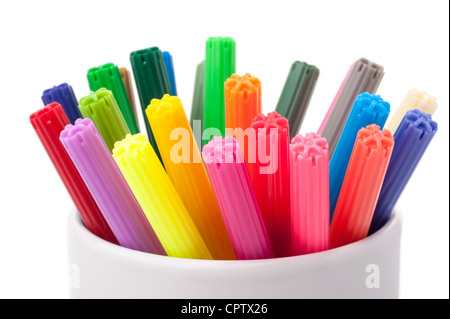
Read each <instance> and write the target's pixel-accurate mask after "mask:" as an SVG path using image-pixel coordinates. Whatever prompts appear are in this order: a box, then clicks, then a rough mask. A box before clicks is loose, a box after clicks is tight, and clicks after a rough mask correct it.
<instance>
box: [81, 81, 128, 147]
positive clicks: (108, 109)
mask: <svg viewBox="0 0 450 319" xmlns="http://www.w3.org/2000/svg"><path fill="white" fill-rule="evenodd" d="M79 108H80V111H81V114H83V116H84V117H85V118H90V119H91V120H92V122H94V124H95V126H96V127H97V130H98V131H99V132H100V135H101V136H102V137H103V140H104V141H105V143H106V145H107V146H108V148H109V150H110V151H112V149H113V148H114V143H115V142H117V141H120V140H122V139H123V138H124V137H125V136H126V135H127V134H130V129H129V128H128V125H127V123H126V122H125V119H124V117H123V115H122V113H121V112H120V109H119V106H118V105H117V102H116V99H115V98H114V95H113V93H112V92H111V91H109V90H107V89H105V88H101V89H99V90H97V91H95V92H91V94H90V95H88V96H86V97H84V98H82V99H81V100H80V105H79Z"/></svg>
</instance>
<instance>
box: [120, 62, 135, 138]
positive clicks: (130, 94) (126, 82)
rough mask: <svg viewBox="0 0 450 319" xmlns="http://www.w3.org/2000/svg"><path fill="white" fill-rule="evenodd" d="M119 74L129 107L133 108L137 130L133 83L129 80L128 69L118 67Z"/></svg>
mask: <svg viewBox="0 0 450 319" xmlns="http://www.w3.org/2000/svg"><path fill="white" fill-rule="evenodd" d="M119 72H120V76H121V77H122V82H123V85H124V86H125V91H126V92H127V96H128V101H129V102H130V106H131V109H132V110H133V115H134V120H135V122H136V127H137V130H138V131H139V117H138V113H137V110H136V103H135V101H134V93H133V84H132V82H131V74H130V71H129V70H128V69H127V68H125V67H122V68H119Z"/></svg>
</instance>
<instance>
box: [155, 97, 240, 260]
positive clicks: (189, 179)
mask: <svg viewBox="0 0 450 319" xmlns="http://www.w3.org/2000/svg"><path fill="white" fill-rule="evenodd" d="M147 116H148V120H149V122H150V125H151V126H152V128H153V134H154V136H155V139H156V142H157V143H158V146H159V151H160V154H161V158H162V160H163V163H164V167H165V169H166V171H167V174H168V175H169V177H170V180H171V181H172V183H173V185H174V187H175V189H176V190H177V192H178V194H179V195H180V198H181V200H182V201H183V203H184V205H185V206H186V209H187V211H188V212H189V215H190V216H191V218H192V220H193V221H194V223H195V225H196V226H197V228H198V230H199V232H200V234H201V236H202V238H203V240H204V241H205V243H206V245H207V246H208V249H209V251H210V252H211V254H212V256H213V258H214V259H236V257H235V255H234V252H233V247H232V246H231V243H230V239H229V237H228V234H227V230H226V228H225V224H224V222H223V218H222V214H221V213H220V208H219V204H218V203H217V199H216V197H215V195H214V190H213V188H212V186H211V183H210V181H209V179H208V174H207V172H206V169H205V167H204V165H203V161H202V157H201V154H200V150H199V149H198V146H197V143H196V142H195V139H194V135H193V133H192V130H191V127H190V125H189V121H188V119H187V117H186V114H185V112H184V109H183V105H182V104H181V100H180V99H179V98H178V97H176V96H169V95H164V97H163V98H162V99H161V100H158V99H153V100H152V102H151V103H150V105H149V106H148V108H147ZM180 143H183V146H182V147H181V148H179V147H178V145H180ZM174 150H176V151H174ZM179 151H181V154H180V153H179Z"/></svg>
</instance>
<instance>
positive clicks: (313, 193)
mask: <svg viewBox="0 0 450 319" xmlns="http://www.w3.org/2000/svg"><path fill="white" fill-rule="evenodd" d="M290 192H291V196H290V212H291V238H292V240H291V252H292V255H294V256H295V255H303V254H310V253H315V252H320V251H324V250H327V249H328V248H329V231H330V214H329V190H328V143H327V141H326V139H324V138H322V137H320V136H319V135H318V134H315V133H307V134H305V136H303V135H301V134H299V135H297V136H295V137H294V138H293V139H292V142H291V145H290Z"/></svg>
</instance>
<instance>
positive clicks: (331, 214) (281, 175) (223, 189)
mask: <svg viewBox="0 0 450 319" xmlns="http://www.w3.org/2000/svg"><path fill="white" fill-rule="evenodd" d="M130 60H131V66H132V71H133V74H134V80H135V85H136V88H137V91H138V95H139V100H140V105H141V108H142V115H143V119H144V122H145V130H142V131H141V130H140V128H139V125H138V123H139V116H140V115H139V114H138V113H139V112H136V107H135V101H134V96H133V94H134V93H133V90H132V87H133V86H132V77H131V74H130V72H129V71H128V70H127V69H126V68H120V69H119V68H118V67H117V66H116V65H114V64H112V63H108V64H104V65H102V66H100V67H95V68H92V69H90V70H88V72H87V80H88V83H89V89H90V91H91V92H90V94H89V95H87V96H85V97H83V98H82V99H81V100H79V101H78V100H77V99H76V97H75V94H74V92H73V89H72V87H71V86H70V85H68V84H66V83H64V84H62V85H59V86H55V87H53V88H51V89H48V90H45V91H44V93H43V96H42V100H43V102H44V105H45V107H44V108H43V109H41V110H38V111H37V112H35V113H34V114H32V115H31V116H30V121H31V124H32V126H33V128H34V129H35V131H36V133H37V135H38V137H39V139H40V140H41V142H42V144H43V146H44V148H45V150H46V152H47V154H48V155H49V157H50V159H51V161H52V163H53V165H54V166H55V168H56V170H57V171H58V174H59V176H60V177H61V179H62V181H63V183H64V185H65V187H66V188H67V191H68V192H69V194H70V196H71V198H72V200H73V202H74V204H75V206H76V208H77V210H78V212H79V215H80V217H81V219H82V221H83V223H84V225H85V226H86V228H87V229H88V230H89V231H91V232H92V233H93V234H95V235H97V236H98V237H100V238H102V239H104V240H106V241H109V242H111V243H114V244H118V245H120V246H123V247H126V248H130V249H135V250H139V251H143V252H148V253H153V254H160V255H168V256H174V257H184V258H198V259H217V260H233V259H238V260H244V259H264V258H274V257H287V256H296V255H303V254H309V253H315V252H320V251H324V250H327V249H332V248H337V247H340V246H343V245H347V244H350V243H353V242H356V241H358V240H361V239H363V238H365V237H367V236H368V235H370V234H372V233H374V232H376V231H378V230H379V229H380V228H382V227H383V226H384V225H385V224H386V223H387V221H388V220H389V218H390V216H391V214H392V212H393V210H394V207H395V205H396V203H397V201H398V199H399V197H400V195H401V194H402V192H403V190H404V189H405V186H406V184H407V183H408V181H409V179H410V177H411V175H412V174H413V172H414V170H415V168H416V167H417V165H418V163H419V161H420V159H421V157H422V156H423V154H424V152H425V150H426V148H427V147H428V145H429V144H430V142H431V140H432V139H433V137H434V135H435V133H436V130H437V124H436V122H434V121H433V120H432V119H431V115H432V114H433V113H434V111H435V110H436V107H437V105H436V99H435V98H434V97H432V96H430V95H428V94H427V93H426V92H424V91H421V90H418V89H413V90H411V91H410V92H408V93H407V95H406V97H405V99H404V101H403V102H402V104H401V105H400V106H399V107H398V110H397V112H396V113H395V114H394V115H393V116H392V117H391V120H390V122H389V124H388V125H387V126H386V128H384V126H385V123H386V121H387V119H388V116H389V114H390V104H389V103H388V102H386V101H384V100H383V99H382V98H381V97H380V96H379V95H376V94H375V93H376V91H377V88H378V86H379V84H380V82H381V80H382V78H383V75H384V71H383V67H382V66H380V65H378V64H375V63H372V62H370V61H368V60H366V59H359V60H358V61H356V62H355V63H353V64H352V65H351V67H350V69H349V71H348V73H347V75H346V76H345V78H344V81H343V82H342V84H341V86H340V87H339V90H338V92H337V94H336V97H335V98H334V100H333V101H332V104H331V106H330V108H329V110H328V112H327V114H326V115H325V117H324V120H323V123H322V124H321V126H320V128H319V129H318V131H317V132H309V133H305V134H298V132H299V131H300V128H301V125H302V122H303V119H304V117H305V114H306V111H307V108H308V105H309V102H310V100H311V97H312V95H313V91H314V87H315V85H316V82H317V80H318V77H319V69H318V68H316V67H315V66H312V65H308V64H307V63H304V62H299V61H296V62H294V63H293V64H292V67H291V69H290V70H289V73H288V76H287V79H286V82H285V84H284V88H283V90H282V92H281V95H280V98H279V101H278V103H277V105H276V107H275V108H274V111H273V112H269V113H268V114H266V115H265V114H263V113H262V105H261V93H262V90H261V87H262V85H261V82H260V80H259V79H258V78H256V77H255V76H253V75H251V74H250V73H247V74H244V75H243V76H239V75H237V74H236V73H235V72H236V70H235V69H236V43H235V41H234V40H233V39H232V38H221V37H216V38H209V39H208V40H207V42H206V55H205V60H204V61H202V62H201V63H199V64H198V66H197V73H196V76H195V85H194V96H193V103H192V111H191V116H190V122H189V120H188V117H187V115H186V113H185V110H184V108H183V105H182V103H181V100H180V99H179V98H178V97H177V90H176V84H175V75H174V67H173V60H172V56H171V54H170V53H169V52H161V51H160V50H159V49H158V48H157V47H153V48H150V49H145V50H139V51H135V52H132V53H131V55H130ZM200 146H202V150H200Z"/></svg>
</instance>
